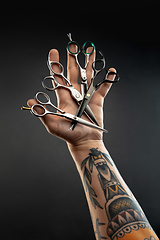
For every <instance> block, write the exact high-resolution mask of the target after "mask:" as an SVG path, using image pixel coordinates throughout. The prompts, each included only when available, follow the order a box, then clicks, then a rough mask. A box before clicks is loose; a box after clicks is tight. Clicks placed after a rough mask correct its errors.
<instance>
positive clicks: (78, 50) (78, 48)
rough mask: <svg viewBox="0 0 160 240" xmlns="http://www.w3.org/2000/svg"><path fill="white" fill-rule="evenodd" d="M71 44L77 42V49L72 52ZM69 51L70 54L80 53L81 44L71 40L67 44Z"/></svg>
mask: <svg viewBox="0 0 160 240" xmlns="http://www.w3.org/2000/svg"><path fill="white" fill-rule="evenodd" d="M71 44H75V45H76V47H77V48H76V49H77V51H75V52H72V51H71V50H70V48H69V47H70V45H71ZM67 51H68V52H69V53H70V54H72V55H78V54H79V52H80V46H79V44H78V43H77V42H75V41H70V42H69V43H68V44H67Z"/></svg>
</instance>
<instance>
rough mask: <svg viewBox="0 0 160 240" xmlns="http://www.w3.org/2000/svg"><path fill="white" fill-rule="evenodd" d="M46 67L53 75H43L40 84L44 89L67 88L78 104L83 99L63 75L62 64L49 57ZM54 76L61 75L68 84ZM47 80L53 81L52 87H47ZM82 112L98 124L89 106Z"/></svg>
mask: <svg viewBox="0 0 160 240" xmlns="http://www.w3.org/2000/svg"><path fill="white" fill-rule="evenodd" d="M54 65H57V66H58V67H59V69H60V72H56V71H55V70H53V66H54ZM48 67H49V70H50V71H51V73H52V74H53V75H50V76H47V77H45V78H44V79H43V81H42V86H43V87H44V88H45V89H47V90H50V91H55V90H56V89H57V88H64V89H67V90H69V91H70V93H71V96H72V98H73V99H74V100H75V101H76V102H77V103H78V104H79V105H80V104H81V102H82V100H83V96H82V94H81V93H80V92H79V91H78V90H77V89H75V88H74V86H73V85H72V84H71V82H70V80H69V79H68V78H66V77H65V76H64V68H63V65H62V64H61V63H59V62H56V61H50V60H49V58H48ZM55 76H60V77H62V78H63V79H64V80H65V81H66V82H67V84H68V85H64V84H60V83H59V82H58V81H57V80H56V78H55ZM48 81H51V83H53V87H49V86H50V85H47V84H49V83H50V82H48ZM84 113H85V114H86V115H87V117H88V118H89V119H90V120H91V121H92V122H93V123H95V124H96V125H98V126H99V124H98V122H97V119H96V118H95V116H94V114H93V112H92V110H91V109H90V107H89V106H86V109H85V111H84Z"/></svg>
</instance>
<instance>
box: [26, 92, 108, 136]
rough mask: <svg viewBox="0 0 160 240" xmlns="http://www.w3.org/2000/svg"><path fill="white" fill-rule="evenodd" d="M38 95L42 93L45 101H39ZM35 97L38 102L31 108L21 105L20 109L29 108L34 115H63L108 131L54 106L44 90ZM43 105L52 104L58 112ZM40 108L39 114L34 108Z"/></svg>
mask: <svg viewBox="0 0 160 240" xmlns="http://www.w3.org/2000/svg"><path fill="white" fill-rule="evenodd" d="M40 95H43V96H44V97H45V98H46V101H41V100H40V99H39V97H40ZM35 99H36V100H37V102H38V103H39V104H34V105H33V106H32V107H31V108H25V107H22V109H26V110H28V109H29V110H30V111H31V113H32V114H34V115H35V116H36V117H43V116H45V115H46V114H52V115H56V116H60V117H64V118H66V119H69V120H72V121H73V120H74V121H76V122H78V123H80V124H82V125H85V126H88V127H91V128H94V129H97V130H99V131H103V132H106V133H107V132H108V131H107V130H106V129H103V128H101V127H99V126H97V125H95V124H92V123H90V122H88V121H86V120H84V119H81V118H79V117H76V116H75V115H72V114H70V113H66V112H65V111H63V110H61V109H59V108H58V107H56V106H55V105H54V104H53V103H52V102H51V100H50V97H49V96H48V95H47V94H46V93H44V92H38V93H37V94H36V96H35ZM43 105H50V106H52V107H53V108H54V109H56V110H57V111H58V112H60V113H57V112H51V111H48V110H47V109H46V108H45V107H44V106H43ZM37 107H39V108H41V110H42V113H41V114H39V113H37V111H36V109H35V108H37Z"/></svg>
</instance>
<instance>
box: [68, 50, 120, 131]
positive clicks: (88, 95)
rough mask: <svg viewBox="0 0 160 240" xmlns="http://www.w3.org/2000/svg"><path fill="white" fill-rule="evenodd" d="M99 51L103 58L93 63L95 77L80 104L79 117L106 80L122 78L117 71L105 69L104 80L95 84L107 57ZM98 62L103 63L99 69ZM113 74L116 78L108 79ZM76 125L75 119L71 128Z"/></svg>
mask: <svg viewBox="0 0 160 240" xmlns="http://www.w3.org/2000/svg"><path fill="white" fill-rule="evenodd" d="M99 53H100V55H101V56H102V59H97V60H95V61H94V62H93V64H92V69H93V71H94V75H93V77H92V79H91V84H90V86H89V88H88V91H87V93H86V94H85V96H84V98H83V101H82V102H81V105H80V106H79V108H78V111H77V113H76V116H77V117H81V116H82V114H83V112H84V111H85V108H86V106H88V103H89V101H90V99H91V97H92V96H93V94H94V92H95V91H96V90H98V88H99V87H100V86H101V85H102V84H103V83H106V82H108V83H115V82H118V81H119V79H120V77H119V75H118V74H117V73H115V72H113V71H107V70H106V69H105V71H106V74H105V78H104V80H102V81H101V82H99V83H97V84H96V85H95V86H94V79H95V78H96V76H97V75H98V74H99V73H100V72H101V71H102V70H103V69H104V68H105V59H104V56H103V54H102V52H100V51H99ZM97 63H101V64H102V67H101V68H99V69H98V68H97V67H96V65H97ZM111 74H114V75H115V78H114V80H113V81H111V80H109V79H108V76H109V75H111ZM75 126H76V122H75V121H73V122H72V125H71V127H70V128H71V129H72V130H74V128H75Z"/></svg>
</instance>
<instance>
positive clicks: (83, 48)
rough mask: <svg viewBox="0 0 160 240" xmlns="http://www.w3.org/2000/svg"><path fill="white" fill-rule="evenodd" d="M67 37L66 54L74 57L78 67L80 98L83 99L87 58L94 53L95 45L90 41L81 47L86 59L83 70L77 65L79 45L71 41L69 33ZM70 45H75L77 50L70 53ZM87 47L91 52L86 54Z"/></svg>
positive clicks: (85, 87)
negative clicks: (90, 48)
mask: <svg viewBox="0 0 160 240" xmlns="http://www.w3.org/2000/svg"><path fill="white" fill-rule="evenodd" d="M67 36H68V38H69V40H70V42H69V43H68V45H67V52H68V53H69V54H71V55H72V56H73V57H75V60H76V63H77V65H78V67H79V70H80V78H81V93H82V96H83V97H84V95H85V94H86V92H87V73H86V67H87V65H88V62H89V56H90V55H91V54H92V53H93V52H94V50H95V45H94V44H93V43H92V42H91V41H87V42H85V43H84V44H83V46H82V52H83V54H84V55H85V57H86V62H85V66H84V68H82V67H81V65H80V63H79V61H78V54H79V53H80V46H79V44H78V43H77V42H75V41H73V40H72V37H71V33H69V34H67ZM71 44H75V45H76V47H77V48H76V49H77V50H76V51H75V52H72V51H71V50H70V45H71ZM87 45H90V46H91V47H92V51H91V52H90V53H87V52H86V50H85V47H86V46H87Z"/></svg>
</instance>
